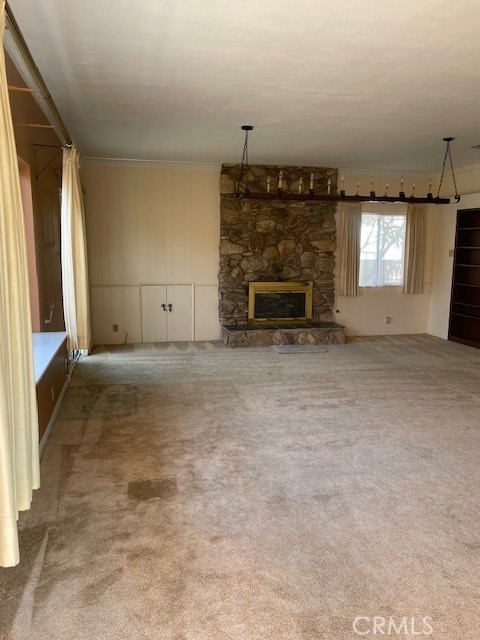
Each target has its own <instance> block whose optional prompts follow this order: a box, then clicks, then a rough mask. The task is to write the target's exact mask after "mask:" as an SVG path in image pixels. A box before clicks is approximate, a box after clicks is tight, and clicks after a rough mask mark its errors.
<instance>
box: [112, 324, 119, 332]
mask: <svg viewBox="0 0 480 640" xmlns="http://www.w3.org/2000/svg"><path fill="white" fill-rule="evenodd" d="M113 333H118V324H114V325H113Z"/></svg>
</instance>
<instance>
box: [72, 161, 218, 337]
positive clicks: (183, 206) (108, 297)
mask: <svg viewBox="0 0 480 640" xmlns="http://www.w3.org/2000/svg"><path fill="white" fill-rule="evenodd" d="M81 175H82V183H83V186H84V189H85V215H86V226H87V251H88V261H89V278H90V291H91V296H90V302H91V317H92V334H93V342H94V344H102V343H104V344H105V343H107V344H115V343H121V342H124V341H125V337H126V334H128V337H127V342H129V343H130V342H141V338H142V336H141V308H140V293H139V292H140V289H139V288H140V286H141V285H142V284H143V285H145V284H193V287H194V310H193V312H194V319H195V322H194V337H195V339H196V340H214V339H218V338H219V335H220V330H219V322H218V285H217V277H218V265H219V256H218V246H219V177H220V170H219V169H218V170H217V169H182V168H163V167H144V166H139V165H128V166H123V165H111V166H107V165H96V164H86V165H84V166H82V169H81ZM113 324H118V325H119V330H118V332H113V330H112V327H113Z"/></svg>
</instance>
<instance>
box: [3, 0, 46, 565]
mask: <svg viewBox="0 0 480 640" xmlns="http://www.w3.org/2000/svg"><path fill="white" fill-rule="evenodd" d="M5 19H6V18H5V2H1V3H0V35H1V38H2V43H3V36H4V31H5ZM0 49H1V51H0V207H1V210H0V566H2V567H12V566H14V565H16V564H18V562H19V560H20V558H19V548H18V533H17V519H18V512H19V511H24V510H26V509H29V508H30V504H31V501H32V492H33V489H37V488H38V487H39V486H40V471H39V466H40V465H39V449H38V418H37V402H36V392H35V379H34V366H33V347H32V325H31V317H30V299H29V286H28V272H27V251H26V239H25V227H24V220H23V210H22V200H21V191H20V178H19V173H18V161H17V151H16V146H15V138H14V133H13V124H12V115H11V112H10V102H9V97H8V88H7V77H6V72H5V54H4V49H3V46H1V47H0Z"/></svg>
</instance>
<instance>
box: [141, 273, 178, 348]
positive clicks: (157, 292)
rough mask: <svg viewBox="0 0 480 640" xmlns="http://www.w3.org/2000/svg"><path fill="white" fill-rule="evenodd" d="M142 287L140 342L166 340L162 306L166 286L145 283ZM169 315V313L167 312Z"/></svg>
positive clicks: (165, 315) (165, 295) (164, 314)
mask: <svg viewBox="0 0 480 640" xmlns="http://www.w3.org/2000/svg"><path fill="white" fill-rule="evenodd" d="M141 289H142V342H166V341H167V340H169V339H171V338H168V337H167V313H168V311H164V310H163V308H162V304H164V305H166V304H167V302H168V300H167V287H166V286H164V285H146V286H143V287H141ZM169 315H170V314H169Z"/></svg>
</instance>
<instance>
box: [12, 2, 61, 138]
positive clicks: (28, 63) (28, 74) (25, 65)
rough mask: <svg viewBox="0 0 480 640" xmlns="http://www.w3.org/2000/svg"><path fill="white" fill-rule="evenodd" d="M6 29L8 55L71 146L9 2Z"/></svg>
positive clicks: (55, 126)
mask: <svg viewBox="0 0 480 640" xmlns="http://www.w3.org/2000/svg"><path fill="white" fill-rule="evenodd" d="M5 17H6V24H5V26H6V29H5V34H4V45H5V49H6V50H7V53H8V55H9V56H10V57H11V58H12V61H13V63H14V65H15V67H16V69H17V71H18V72H19V73H20V75H21V76H22V78H23V80H24V81H25V84H27V85H28V88H29V89H31V90H32V95H33V97H34V98H35V100H36V101H37V102H38V104H39V106H40V108H41V109H42V111H43V113H44V114H45V115H46V117H47V119H48V121H49V122H50V124H51V125H52V126H53V128H54V130H55V132H56V133H57V135H58V137H59V138H60V141H61V143H62V144H64V145H66V146H70V145H71V144H72V139H71V137H70V134H69V133H68V129H67V127H66V126H65V123H64V122H63V120H62V117H61V115H60V113H59V112H58V109H57V107H56V105H55V103H54V101H53V99H52V96H51V95H50V92H49V90H48V88H47V85H46V84H45V82H44V80H43V78H42V76H41V74H40V71H39V70H38V68H37V65H36V64H35V62H34V60H33V58H32V54H31V53H30V50H29V48H28V47H27V44H26V42H25V40H24V38H23V36H22V33H21V31H20V29H19V27H18V24H17V22H16V20H15V18H14V16H13V13H12V10H11V9H10V7H9V5H8V3H7V4H6V6H5Z"/></svg>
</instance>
